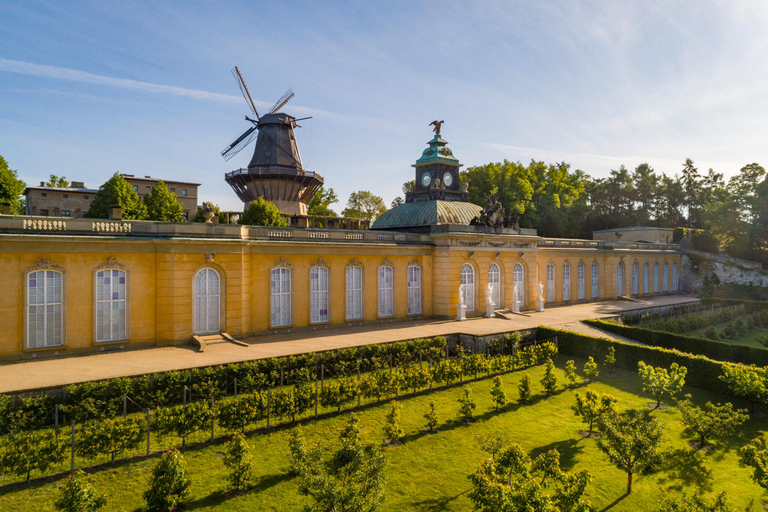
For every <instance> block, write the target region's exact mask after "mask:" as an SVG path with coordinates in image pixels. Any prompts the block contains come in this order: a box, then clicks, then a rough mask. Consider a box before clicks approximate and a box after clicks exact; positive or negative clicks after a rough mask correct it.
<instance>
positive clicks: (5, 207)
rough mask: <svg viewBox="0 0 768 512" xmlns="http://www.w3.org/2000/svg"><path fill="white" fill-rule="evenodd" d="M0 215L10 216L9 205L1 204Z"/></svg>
mask: <svg viewBox="0 0 768 512" xmlns="http://www.w3.org/2000/svg"><path fill="white" fill-rule="evenodd" d="M0 213H2V214H3V215H10V214H11V203H1V204H0Z"/></svg>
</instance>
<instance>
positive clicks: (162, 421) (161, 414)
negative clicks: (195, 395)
mask: <svg viewBox="0 0 768 512" xmlns="http://www.w3.org/2000/svg"><path fill="white" fill-rule="evenodd" d="M212 417H213V411H212V410H211V407H210V406H209V405H208V404H207V403H206V402H190V403H188V404H185V405H177V406H175V407H163V408H160V409H157V411H156V412H155V422H156V424H157V429H158V431H159V432H160V434H161V435H170V434H175V435H176V436H178V437H180V438H181V447H182V448H185V447H186V445H187V437H188V436H190V435H191V434H194V433H195V432H197V431H199V430H203V429H205V428H206V427H208V426H210V424H211V418H212Z"/></svg>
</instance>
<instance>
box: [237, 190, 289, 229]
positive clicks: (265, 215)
mask: <svg viewBox="0 0 768 512" xmlns="http://www.w3.org/2000/svg"><path fill="white" fill-rule="evenodd" d="M240 224H248V225H251V226H287V225H288V224H287V223H286V222H285V219H283V217H282V215H280V210H278V209H277V206H275V203H273V202H270V201H267V200H265V199H264V198H263V197H260V198H258V199H257V200H256V201H252V202H251V204H250V205H248V209H246V210H245V213H243V215H242V216H241V217H240Z"/></svg>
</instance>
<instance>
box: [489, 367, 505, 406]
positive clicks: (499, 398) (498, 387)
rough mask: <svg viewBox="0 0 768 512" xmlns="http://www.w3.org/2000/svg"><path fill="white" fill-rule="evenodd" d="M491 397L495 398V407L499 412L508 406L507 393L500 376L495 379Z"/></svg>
mask: <svg viewBox="0 0 768 512" xmlns="http://www.w3.org/2000/svg"><path fill="white" fill-rule="evenodd" d="M491 397H492V398H493V407H494V409H496V410H497V411H498V410H499V409H501V408H502V407H504V406H505V405H507V393H505V392H504V383H503V382H502V380H501V377H500V376H498V375H497V376H496V377H494V378H493V387H492V388H491Z"/></svg>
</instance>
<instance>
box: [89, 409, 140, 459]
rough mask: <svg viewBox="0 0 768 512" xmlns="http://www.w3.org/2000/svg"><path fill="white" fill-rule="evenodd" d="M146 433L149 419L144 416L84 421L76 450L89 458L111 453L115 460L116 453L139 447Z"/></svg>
mask: <svg viewBox="0 0 768 512" xmlns="http://www.w3.org/2000/svg"><path fill="white" fill-rule="evenodd" d="M146 434H147V421H146V420H145V419H144V418H127V419H125V420H124V419H122V418H116V419H113V420H101V421H95V422H89V423H84V424H83V425H82V427H81V430H80V437H79V439H78V441H77V448H76V451H77V453H79V454H80V455H82V456H84V457H88V458H95V457H96V456H98V455H109V456H110V457H111V460H112V461H114V460H115V456H116V455H120V454H122V453H124V452H126V451H127V450H133V449H136V448H138V447H139V445H140V444H141V442H142V441H143V440H144V439H145V436H146Z"/></svg>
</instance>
